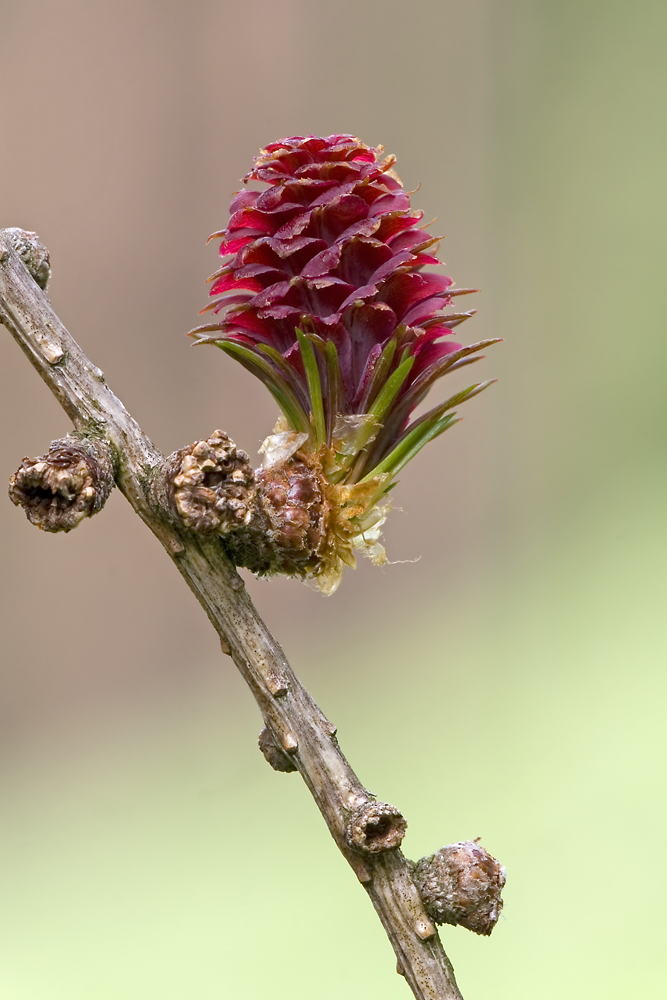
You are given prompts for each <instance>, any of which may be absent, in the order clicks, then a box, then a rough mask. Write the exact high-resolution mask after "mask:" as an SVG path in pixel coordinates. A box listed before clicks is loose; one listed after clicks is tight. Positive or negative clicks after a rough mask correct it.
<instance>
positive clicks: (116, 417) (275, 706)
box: [0, 231, 461, 1000]
mask: <svg viewBox="0 0 667 1000" xmlns="http://www.w3.org/2000/svg"><path fill="white" fill-rule="evenodd" d="M0 321H1V322H2V323H4V325H5V326H6V327H7V328H8V330H9V331H10V333H11V334H12V336H13V337H14V339H15V340H16V341H17V343H18V344H19V346H20V347H21V349H22V350H23V351H24V352H25V354H26V356H27V357H28V358H29V360H30V362H31V363H32V364H33V366H34V367H35V369H36V370H37V371H38V373H39V374H40V376H41V377H42V378H43V380H44V381H45V382H46V384H47V385H48V386H49V388H50V389H51V391H52V392H53V393H54V395H55V396H56V398H57V399H58V400H59V402H60V403H61V405H62V406H63V408H64V409H65V411H66V412H67V414H68V415H69V417H70V418H71V420H72V422H73V424H74V427H75V429H76V430H77V431H78V432H80V433H83V434H91V435H92V436H95V437H97V438H101V439H104V440H106V441H107V442H108V443H109V445H110V447H111V450H112V452H113V454H114V458H115V476H116V483H117V485H118V487H119V489H120V490H121V491H122V492H123V494H124V495H125V496H126V498H127V499H128V501H129V502H130V504H131V505H132V507H133V508H134V510H135V511H136V512H137V514H139V516H140V517H141V518H142V520H143V521H144V522H145V523H146V524H147V525H148V527H149V528H150V529H151V531H152V532H153V534H154V535H155V536H156V537H157V538H158V540H159V541H160V543H161V544H162V545H163V546H164V548H165V550H166V551H167V553H168V555H169V556H170V558H171V559H172V561H173V562H174V564H175V566H176V567H177V569H178V570H179V572H180V573H181V575H182V576H183V578H184V579H185V581H186V583H187V584H188V586H189V587H190V589H191V590H192V592H193V593H194V595H195V596H196V598H197V600H198V601H199V603H200V604H201V605H202V607H203V608H204V610H205V611H206V614H207V615H208V617H209V619H210V621H211V623H212V625H213V626H214V628H215V629H216V631H217V632H218V635H219V636H220V639H221V642H222V646H223V649H224V650H225V651H226V652H229V654H230V655H231V656H232V657H233V659H234V662H235V664H236V666H237V667H238V669H239V670H240V672H241V673H242V675H243V677H244V679H245V680H246V682H247V684H248V686H249V688H250V690H251V691H252V693H253V695H254V697H255V699H256V701H257V703H258V705H259V707H260V710H261V712H262V715H263V717H264V721H265V726H266V730H267V733H268V734H269V736H270V740H269V742H270V743H272V744H273V746H274V747H275V748H277V749H280V751H281V753H282V754H284V755H285V757H287V758H288V759H289V761H290V762H293V765H294V767H295V768H296V769H297V770H298V771H299V772H300V773H301V776H302V777H303V779H304V781H305V783H306V785H307V786H308V788H309V790H310V792H311V793H312V795H313V797H314V799H315V801H316V803H317V805H318V807H319V809H320V811H321V813H322V816H323V817H324V820H325V822H326V824H327V826H328V828H329V830H330V832H331V835H332V837H333V838H334V840H335V841H336V844H337V845H338V847H339V849H340V850H341V852H342V853H343V855H344V856H345V858H346V859H347V861H348V862H349V864H350V866H351V867H352V869H353V870H354V872H355V873H356V875H357V877H358V878H359V880H360V881H361V882H362V883H363V885H364V887H365V889H366V891H367V893H368V895H369V896H370V898H371V900H372V902H373V906H374V907H375V909H376V911H377V913H378V916H379V917H380V920H381V921H382V924H383V926H384V928H385V930H386V932H387V935H388V937H389V939H390V941H391V943H392V945H393V948H394V951H395V953H396V957H397V968H398V970H399V972H401V974H402V975H404V976H405V978H406V980H407V982H408V984H409V986H410V988H411V989H412V991H413V993H414V995H415V997H417V998H419V1000H460V996H461V995H460V993H459V990H458V988H457V985H456V982H455V979H454V974H453V971H452V967H451V964H450V962H449V960H448V959H447V956H446V955H445V953H444V951H443V948H442V945H441V943H440V940H439V937H438V934H437V931H436V928H435V926H434V924H433V923H432V921H431V919H430V917H429V916H428V914H427V912H426V910H425V907H424V904H423V902H422V899H421V897H420V895H419V891H418V888H417V885H416V882H415V880H414V876H413V871H412V866H411V864H410V862H408V861H407V859H406V858H405V857H404V856H403V855H402V853H401V851H400V850H399V848H398V847H396V846H393V845H394V843H395V842H396V840H397V839H398V840H399V841H400V836H402V830H403V829H404V821H402V823H401V820H402V817H400V813H398V810H395V809H394V807H391V806H387V805H386V804H384V803H376V802H375V801H374V797H373V796H372V795H371V794H370V793H369V792H368V791H367V790H366V789H365V788H364V786H363V785H362V784H361V782H360V781H359V779H358V778H357V776H356V774H355V773H354V771H353V770H352V768H351V767H350V765H349V763H348V762H347V760H346V759H345V757H344V756H343V754H342V752H341V750H340V748H339V746H338V743H337V741H336V738H335V727H334V726H333V725H332V724H331V723H330V722H329V721H328V720H327V719H326V717H325V716H324V714H323V713H322V712H321V710H320V709H319V708H318V706H317V705H316V704H315V702H314V701H313V699H312V698H311V696H310V695H309V693H308V691H307V690H306V689H305V688H304V686H303V685H302V684H301V682H300V681H299V679H298V678H297V677H296V676H295V674H294V673H293V671H292V669H291V668H290V666H289V664H288V662H287V660H286V658H285V655H284V653H283V651H282V649H281V647H280V645H279V644H278V642H277V641H276V640H275V639H274V638H273V636H272V635H271V633H270V632H269V630H268V629H267V627H266V625H265V624H264V622H263V621H262V619H261V618H260V617H259V615H258V613H257V611H256V610H255V608H254V606H253V604H252V602H251V600H250V598H249V596H248V594H247V592H246V589H245V585H244V583H243V580H242V579H241V577H240V576H239V575H238V573H237V572H236V569H235V568H234V566H233V565H232V563H231V561H230V560H229V558H228V557H227V555H226V554H225V552H224V550H223V547H222V545H221V543H220V540H219V538H218V537H216V536H212V537H207V536H205V535H201V534H195V533H194V532H192V531H187V530H186V529H185V528H184V527H180V526H178V525H177V524H175V523H174V518H173V513H170V512H169V511H168V510H166V509H165V508H164V507H163V506H162V505H161V503H160V502H159V500H158V499H156V495H155V492H154V491H153V490H152V489H151V483H152V481H153V480H154V479H155V478H156V476H157V475H158V474H159V471H160V469H161V468H162V465H163V462H164V458H163V456H162V455H161V454H160V452H159V451H158V450H157V449H156V448H155V447H154V445H153V444H152V443H151V441H150V440H149V439H148V438H147V437H146V435H145V434H144V433H143V431H142V430H141V428H140V427H139V425H138V424H137V423H136V421H135V420H134V419H133V418H132V417H131V416H130V414H129V413H128V412H127V410H126V409H125V407H124V406H123V404H122V403H121V402H120V401H119V400H118V399H117V398H116V396H114V394H113V393H112V392H111V390H110V389H109V388H108V386H107V385H106V382H105V379H104V375H103V373H102V372H101V371H100V370H99V369H98V368H96V367H95V366H94V365H93V364H92V363H91V362H90V361H89V360H88V358H87V357H86V356H85V354H84V353H83V352H82V350H81V349H80V347H79V346H78V345H77V344H76V342H75V341H74V340H73V338H72V337H71V336H70V334H69V333H68V332H67V330H66V329H65V327H64V326H63V324H62V323H61V322H60V320H59V319H58V317H57V316H56V314H55V313H54V311H53V309H52V308H51V305H50V303H49V301H48V298H47V297H46V295H45V294H44V292H43V291H42V290H41V289H40V288H39V287H38V285H37V284H36V283H35V281H34V280H33V278H32V277H31V276H30V274H29V273H28V271H27V270H26V268H25V266H24V264H23V262H22V261H21V260H20V259H19V257H18V256H17V254H16V253H15V252H13V250H12V248H11V246H10V244H9V243H8V241H7V240H6V239H4V240H3V238H2V232H1V231H0ZM265 739H267V740H268V737H266V738H265ZM371 807H373V808H374V809H375V810H376V811H377V815H376V814H375V813H373V812H372V809H371ZM369 809H371V812H368V810H369ZM364 816H365V817H366V819H367V820H368V822H366V825H365V826H364ZM399 817H400V819H399ZM373 824H375V826H374V825H373ZM364 830H365V831H366V833H365V834H364ZM373 831H375V832H373ZM392 831H393V832H392ZM369 834H370V835H371V837H370V839H371V841H372V840H373V837H375V838H380V839H381V838H382V836H383V835H386V836H387V837H388V840H387V843H386V844H385V845H384V847H383V848H381V849H379V850H377V851H372V850H368V849H363V845H362V844H361V843H360V842H359V837H362V839H363V837H364V836H366V838H368V835H369ZM351 843H352V844H354V845H355V847H351V846H350V844H351ZM376 843H377V840H376Z"/></svg>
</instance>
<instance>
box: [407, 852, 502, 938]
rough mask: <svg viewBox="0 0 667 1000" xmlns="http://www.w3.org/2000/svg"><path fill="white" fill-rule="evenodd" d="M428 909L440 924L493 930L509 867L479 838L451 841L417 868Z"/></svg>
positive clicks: (485, 932) (420, 862)
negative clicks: (478, 840)
mask: <svg viewBox="0 0 667 1000" xmlns="http://www.w3.org/2000/svg"><path fill="white" fill-rule="evenodd" d="M414 875H415V881H416V883H417V887H418V889H419V894H420V896H421V898H422V901H423V903H424V906H425V908H426V912H427V913H428V914H429V916H430V917H432V918H433V920H435V922H436V923H438V924H460V925H461V927H467V928H468V930H470V931H474V932H475V934H490V933H491V931H492V930H493V928H494V927H495V925H496V922H497V920H498V917H499V916H500V911H501V910H502V908H503V901H502V899H501V898H500V893H501V892H502V889H503V886H504V885H505V869H504V868H503V867H502V866H501V865H500V864H499V863H498V862H497V861H496V859H495V858H493V857H491V855H490V854H489V853H488V851H485V850H484V848H483V847H481V846H480V845H479V844H478V843H477V842H476V841H471V840H466V841H463V842H462V843H459V844H449V845H448V846H447V847H443V848H442V849H441V850H439V851H436V853H435V854H433V855H431V856H430V857H428V858H422V859H421V861H418V862H417V864H416V865H415V868H414Z"/></svg>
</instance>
